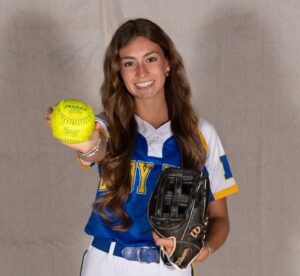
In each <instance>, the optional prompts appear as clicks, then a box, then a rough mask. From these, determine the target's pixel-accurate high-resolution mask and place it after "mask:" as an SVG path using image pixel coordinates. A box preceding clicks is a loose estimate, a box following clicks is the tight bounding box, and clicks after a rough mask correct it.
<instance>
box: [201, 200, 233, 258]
mask: <svg viewBox="0 0 300 276" xmlns="http://www.w3.org/2000/svg"><path fill="white" fill-rule="evenodd" d="M208 214H209V226H208V231H207V235H206V239H205V243H206V246H205V247H203V248H202V250H201V251H200V252H199V254H198V256H197V258H196V261H198V262H203V261H204V260H206V259H207V258H208V256H209V255H210V254H212V253H213V252H215V251H216V250H218V249H219V248H220V247H221V246H222V245H223V243H224V242H225V240H226V238H227V236H228V234H229V217H228V209H227V200H226V198H222V199H219V200H216V201H212V202H210V203H209V205H208Z"/></svg>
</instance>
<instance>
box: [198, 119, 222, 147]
mask: <svg viewBox="0 0 300 276" xmlns="http://www.w3.org/2000/svg"><path fill="white" fill-rule="evenodd" d="M198 129H199V131H200V132H201V134H202V135H203V137H204V138H205V140H206V141H208V140H211V139H212V138H216V137H218V134H217V131H216V129H215V127H214V126H213V125H212V124H211V123H209V122H208V121H207V120H206V119H204V118H202V117H201V118H200V119H199V122H198Z"/></svg>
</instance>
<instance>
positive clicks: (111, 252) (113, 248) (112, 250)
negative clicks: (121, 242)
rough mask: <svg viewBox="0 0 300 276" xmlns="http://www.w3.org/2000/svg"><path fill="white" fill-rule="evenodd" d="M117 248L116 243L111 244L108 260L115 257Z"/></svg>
mask: <svg viewBox="0 0 300 276" xmlns="http://www.w3.org/2000/svg"><path fill="white" fill-rule="evenodd" d="M115 246H116V242H111V243H110V247H109V251H108V253H107V259H108V260H111V259H112V257H113V254H114V250H115Z"/></svg>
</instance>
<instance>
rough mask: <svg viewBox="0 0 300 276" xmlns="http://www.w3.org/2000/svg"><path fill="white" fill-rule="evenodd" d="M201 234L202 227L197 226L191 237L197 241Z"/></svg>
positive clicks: (193, 229)
mask: <svg viewBox="0 0 300 276" xmlns="http://www.w3.org/2000/svg"><path fill="white" fill-rule="evenodd" d="M200 233H201V226H200V225H195V226H194V227H193V228H192V230H191V232H190V236H191V237H192V238H194V239H195V240H196V239H198V238H199V235H200Z"/></svg>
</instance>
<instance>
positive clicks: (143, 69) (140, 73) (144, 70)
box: [136, 64, 148, 77]
mask: <svg viewBox="0 0 300 276" xmlns="http://www.w3.org/2000/svg"><path fill="white" fill-rule="evenodd" d="M147 72H148V71H147V67H146V66H145V65H144V64H139V65H138V66H137V69H136V74H137V76H139V77H143V76H145V75H146V74H147Z"/></svg>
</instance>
